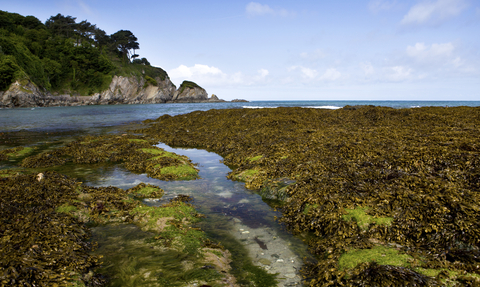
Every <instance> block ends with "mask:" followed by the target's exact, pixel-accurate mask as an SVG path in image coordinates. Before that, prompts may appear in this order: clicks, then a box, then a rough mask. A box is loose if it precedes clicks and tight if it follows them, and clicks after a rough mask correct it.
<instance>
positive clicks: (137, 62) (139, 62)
mask: <svg viewBox="0 0 480 287" xmlns="http://www.w3.org/2000/svg"><path fill="white" fill-rule="evenodd" d="M133 63H134V64H140V65H145V66H150V62H149V61H148V60H147V58H141V59H135V60H133Z"/></svg>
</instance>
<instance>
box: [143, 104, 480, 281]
mask: <svg viewBox="0 0 480 287" xmlns="http://www.w3.org/2000/svg"><path fill="white" fill-rule="evenodd" d="M479 119H480V108H478V107H477V108H469V107H456V108H440V107H439V108H428V107H426V108H417V109H393V108H384V107H373V106H364V107H348V106H347V107H345V108H343V109H339V110H322V109H305V108H276V109H258V110H250V109H239V110H210V111H206V112H193V113H190V114H187V115H182V116H175V117H168V116H162V117H160V118H158V119H157V120H155V121H153V122H152V121H149V125H150V127H149V128H147V129H143V130H141V131H139V132H142V133H144V134H145V135H148V136H151V137H152V138H155V139H156V140H158V141H161V142H164V143H166V144H168V145H170V146H181V147H192V146H193V147H197V148H205V149H207V150H212V151H214V152H216V153H218V154H220V155H221V156H222V157H223V158H224V162H225V164H227V165H228V166H233V167H235V169H234V170H233V171H232V172H231V173H230V175H229V178H231V179H234V180H241V181H244V182H245V184H246V186H247V187H248V188H251V189H254V190H258V191H259V193H260V194H261V195H262V197H264V198H265V199H266V200H269V202H271V204H273V206H276V208H279V209H280V210H281V211H282V214H283V216H282V218H281V219H280V221H281V222H283V223H284V224H285V225H286V226H287V228H288V229H289V230H290V231H292V232H293V233H294V234H297V235H298V236H300V237H301V238H304V240H305V242H307V243H308V244H309V246H310V251H311V252H312V253H313V254H316V255H317V256H318V259H319V260H318V261H317V262H306V264H305V265H304V267H303V268H302V273H303V276H304V278H306V283H307V285H308V286H478V285H479V284H480V267H479V266H480V236H479V234H480V215H479V214H480V213H479V211H480V205H479V202H480V181H479V178H480V169H479V167H480V162H479V160H480V146H479V144H478V138H479V137H480V129H479V127H480V120H479Z"/></svg>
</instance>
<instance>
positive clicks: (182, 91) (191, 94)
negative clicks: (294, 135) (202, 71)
mask: <svg viewBox="0 0 480 287" xmlns="http://www.w3.org/2000/svg"><path fill="white" fill-rule="evenodd" d="M154 80H155V82H156V85H153V84H152V83H150V82H147V81H146V80H145V78H143V77H140V78H137V77H133V76H132V77H123V76H117V75H115V76H114V77H113V79H112V82H111V83H110V86H109V87H108V89H107V90H105V91H103V92H101V93H95V94H93V95H91V96H80V95H78V94H75V93H72V94H52V93H50V92H48V91H42V90H41V89H39V88H38V87H37V86H36V85H35V84H34V83H32V82H31V81H29V80H17V81H16V82H15V83H13V84H11V85H10V87H9V89H8V90H7V91H0V108H20V107H22V108H26V107H48V106H81V105H111V104H157V103H167V102H168V103H171V102H174V103H175V102H180V103H188V102H195V103H198V102H224V100H221V99H219V98H218V97H217V96H216V95H212V97H211V98H208V94H207V91H205V89H203V88H202V87H200V86H199V85H197V84H195V83H193V82H189V81H184V82H183V83H182V85H180V88H179V89H178V90H177V88H176V86H175V85H174V84H173V83H172V82H171V81H170V79H169V78H168V76H166V77H165V78H164V79H163V80H162V79H161V78H160V77H156V78H155V79H154Z"/></svg>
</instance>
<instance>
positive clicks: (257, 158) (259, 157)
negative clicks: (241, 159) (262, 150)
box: [247, 155, 263, 162]
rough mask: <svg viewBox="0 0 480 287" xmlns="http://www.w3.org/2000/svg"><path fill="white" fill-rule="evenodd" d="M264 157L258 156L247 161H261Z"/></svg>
mask: <svg viewBox="0 0 480 287" xmlns="http://www.w3.org/2000/svg"><path fill="white" fill-rule="evenodd" d="M262 157H263V155H257V156H254V157H249V158H247V160H249V161H250V162H252V161H257V160H260V159H261V158H262Z"/></svg>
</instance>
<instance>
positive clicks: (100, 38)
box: [93, 28, 112, 49]
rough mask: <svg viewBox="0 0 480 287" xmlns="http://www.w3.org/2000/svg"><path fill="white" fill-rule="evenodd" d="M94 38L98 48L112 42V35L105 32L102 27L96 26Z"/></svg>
mask: <svg viewBox="0 0 480 287" xmlns="http://www.w3.org/2000/svg"><path fill="white" fill-rule="evenodd" d="M93 38H94V39H95V43H96V46H97V47H98V48H100V49H101V48H102V47H105V46H106V45H108V44H109V43H111V41H112V40H111V39H110V36H108V35H107V33H105V31H103V30H102V29H99V28H96V29H95V31H94V32H93Z"/></svg>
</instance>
